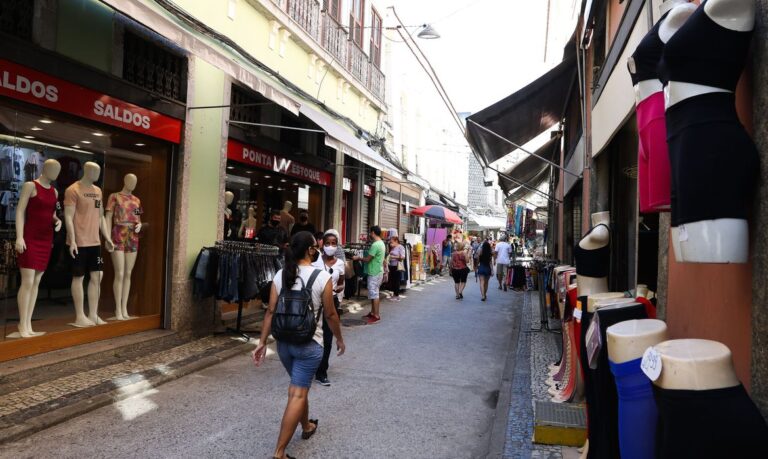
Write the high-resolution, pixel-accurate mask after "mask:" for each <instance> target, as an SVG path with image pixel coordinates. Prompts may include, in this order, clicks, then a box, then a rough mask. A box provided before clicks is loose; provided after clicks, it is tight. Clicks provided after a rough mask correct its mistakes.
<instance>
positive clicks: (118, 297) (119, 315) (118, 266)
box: [112, 250, 127, 320]
mask: <svg viewBox="0 0 768 459" xmlns="http://www.w3.org/2000/svg"><path fill="white" fill-rule="evenodd" d="M112 266H113V267H114V268H115V280H114V282H112V292H114V294H115V319H117V320H125V319H127V317H124V316H123V308H122V303H123V279H124V278H125V252H123V251H122V250H115V251H114V252H112Z"/></svg>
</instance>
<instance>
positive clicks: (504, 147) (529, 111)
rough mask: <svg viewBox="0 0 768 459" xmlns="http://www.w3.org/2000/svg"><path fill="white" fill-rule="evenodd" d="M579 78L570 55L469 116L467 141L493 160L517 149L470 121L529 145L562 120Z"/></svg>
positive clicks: (519, 143) (517, 142) (574, 62)
mask: <svg viewBox="0 0 768 459" xmlns="http://www.w3.org/2000/svg"><path fill="white" fill-rule="evenodd" d="M575 77H576V58H575V57H569V58H567V59H566V60H564V61H563V62H561V63H560V64H558V65H557V67H555V68H553V69H552V70H550V71H549V72H547V73H545V74H544V75H543V76H541V77H540V78H539V79H537V80H536V81H534V82H533V83H531V84H529V85H528V86H526V87H524V88H523V89H521V90H519V91H517V92H516V93H514V94H512V95H511V96H509V97H507V98H505V99H502V100H500V101H499V102H496V103H495V104H493V105H491V106H490V107H487V108H485V109H483V110H481V111H479V112H477V113H475V114H474V115H472V116H470V117H468V118H467V140H469V143H470V144H471V145H472V148H473V149H475V151H477V152H478V153H480V154H481V155H482V156H483V157H484V158H485V160H486V161H487V162H489V163H492V162H494V161H496V160H498V159H501V158H503V157H504V156H506V155H507V154H508V153H510V152H511V151H513V150H514V149H515V147H514V146H512V145H510V144H509V142H505V141H503V140H501V139H499V138H498V137H495V136H494V135H493V134H491V133H489V132H486V131H484V130H482V129H481V128H480V127H478V126H476V125H475V124H474V123H472V122H470V121H474V122H475V123H477V124H479V125H480V126H483V127H485V128H487V129H489V130H491V131H493V132H495V133H497V134H499V135H500V136H502V137H504V138H506V139H508V140H510V141H512V142H514V143H516V144H517V145H525V144H526V143H527V142H528V141H529V140H531V139H533V138H534V137H536V136H537V135H539V134H541V133H542V132H544V131H545V130H547V129H549V128H551V127H552V126H554V125H555V124H556V123H558V122H560V121H561V120H562V118H563V116H564V113H565V107H566V102H567V99H568V95H569V92H570V90H571V86H572V85H573V83H574V81H575ZM630 92H631V91H630Z"/></svg>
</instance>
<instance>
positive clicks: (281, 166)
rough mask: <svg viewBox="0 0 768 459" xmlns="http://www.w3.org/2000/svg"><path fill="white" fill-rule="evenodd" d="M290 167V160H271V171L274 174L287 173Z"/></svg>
mask: <svg viewBox="0 0 768 459" xmlns="http://www.w3.org/2000/svg"><path fill="white" fill-rule="evenodd" d="M290 167H291V160H290V159H285V158H280V159H277V157H275V158H274V159H273V160H272V170H273V171H275V172H279V173H281V174H284V173H286V172H288V169H289V168H290Z"/></svg>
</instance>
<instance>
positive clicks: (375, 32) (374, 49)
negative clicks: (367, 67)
mask: <svg viewBox="0 0 768 459" xmlns="http://www.w3.org/2000/svg"><path fill="white" fill-rule="evenodd" d="M371 62H373V65H375V66H376V67H381V16H380V15H379V13H378V11H376V10H375V9H373V8H372V9H371Z"/></svg>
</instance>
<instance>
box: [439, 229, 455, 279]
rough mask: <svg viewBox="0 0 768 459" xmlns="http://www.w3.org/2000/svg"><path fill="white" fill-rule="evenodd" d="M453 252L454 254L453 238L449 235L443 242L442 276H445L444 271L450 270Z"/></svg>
mask: <svg viewBox="0 0 768 459" xmlns="http://www.w3.org/2000/svg"><path fill="white" fill-rule="evenodd" d="M451 252H453V238H452V237H451V235H450V234H449V235H448V236H446V237H445V240H444V241H443V259H442V263H440V275H442V274H443V269H445V268H450V265H451Z"/></svg>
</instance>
